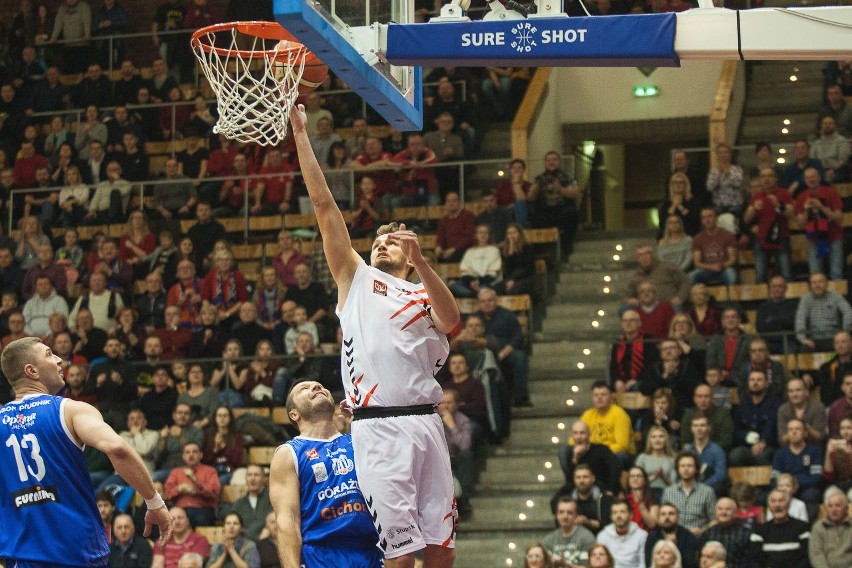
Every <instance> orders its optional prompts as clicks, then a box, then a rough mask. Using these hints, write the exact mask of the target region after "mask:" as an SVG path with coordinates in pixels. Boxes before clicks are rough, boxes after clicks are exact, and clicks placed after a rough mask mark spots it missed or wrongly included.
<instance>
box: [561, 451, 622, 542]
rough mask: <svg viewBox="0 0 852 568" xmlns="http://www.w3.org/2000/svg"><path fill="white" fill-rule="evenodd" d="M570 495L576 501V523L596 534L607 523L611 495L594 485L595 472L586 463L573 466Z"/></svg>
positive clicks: (608, 520)
mask: <svg viewBox="0 0 852 568" xmlns="http://www.w3.org/2000/svg"><path fill="white" fill-rule="evenodd" d="M571 497H572V498H573V499H574V500H576V501H577V512H578V513H579V515H578V516H577V524H578V525H580V526H582V527H585V528H587V529H589V530H590V531H591V532H592V533H594V534H595V535H597V534H598V533H600V531H601V529H603V527H605V526H606V525H608V524H609V522H610V513H611V506H612V497H610V496H609V495H607V494H605V493H604V492H603V491H601V490H600V488H598V486H597V485H595V474H594V473H592V470H591V468H589V466H587V465H586V464H582V463H581V464H579V465H578V466H577V467H575V468H574V491H572V492H571ZM628 518H629V514H628Z"/></svg>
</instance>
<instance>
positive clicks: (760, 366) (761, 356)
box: [731, 337, 787, 399]
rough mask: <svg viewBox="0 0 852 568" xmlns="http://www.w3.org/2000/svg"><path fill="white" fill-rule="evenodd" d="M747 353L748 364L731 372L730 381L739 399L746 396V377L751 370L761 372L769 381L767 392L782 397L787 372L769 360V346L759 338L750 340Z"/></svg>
mask: <svg viewBox="0 0 852 568" xmlns="http://www.w3.org/2000/svg"><path fill="white" fill-rule="evenodd" d="M748 352H749V361H748V363H746V364H745V365H743V366H742V367H735V368H734V369H733V370H732V371H731V381H732V382H733V383H734V384H735V385H736V387H737V388H738V389H739V391H740V399H742V398H744V397H745V396H746V395H747V394H748V377H749V374H750V373H751V372H752V371H753V370H758V371H763V372H764V373H765V374H766V378H767V380H768V381H769V391H770V392H771V393H772V394H774V395H776V396H778V397H779V398H780V397H782V396H783V395H784V392H785V391H786V385H787V370H786V369H785V368H784V365H782V364H781V363H779V362H778V361H773V360H772V359H770V357H769V346H768V345H767V344H766V342H765V341H764V340H763V339H761V338H759V337H756V338H754V339H752V340H751V342H750V343H749V347H748Z"/></svg>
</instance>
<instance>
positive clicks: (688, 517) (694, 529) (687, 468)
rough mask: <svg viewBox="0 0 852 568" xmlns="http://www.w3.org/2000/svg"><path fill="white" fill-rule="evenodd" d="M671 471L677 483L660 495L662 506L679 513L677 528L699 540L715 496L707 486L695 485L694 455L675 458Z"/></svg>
mask: <svg viewBox="0 0 852 568" xmlns="http://www.w3.org/2000/svg"><path fill="white" fill-rule="evenodd" d="M675 469H676V470H677V475H678V478H679V481H678V483H675V484H674V485H671V486H669V487H666V489H665V490H664V491H663V504H667V503H671V504H672V505H674V506H675V508H677V510H678V512H679V513H680V519H681V525H682V526H684V527H685V528H687V529H689V532H691V533H692V534H694V535H696V536H700V535H701V533H703V532H704V531H705V530H706V529H707V528H708V526H709V525H710V523H711V522H712V519H713V516H714V514H715V511H714V508H715V507H716V495H715V494H714V493H713V490H712V489H711V488H710V487H709V486H707V485H705V484H703V483H701V482H700V481H698V479H697V476H698V457H697V456H696V455H695V454H692V453H689V452H681V453H680V454H678V456H677V457H676V458H675Z"/></svg>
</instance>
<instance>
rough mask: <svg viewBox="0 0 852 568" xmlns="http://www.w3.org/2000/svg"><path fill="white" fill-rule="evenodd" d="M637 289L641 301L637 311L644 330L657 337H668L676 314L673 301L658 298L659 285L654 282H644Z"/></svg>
mask: <svg viewBox="0 0 852 568" xmlns="http://www.w3.org/2000/svg"><path fill="white" fill-rule="evenodd" d="M637 291H638V296H639V303H638V305H637V306H636V308H635V311H636V312H638V313H639V317H640V318H641V319H642V331H643V332H644V333H645V334H646V335H647V336H648V337H651V338H655V339H662V338H664V337H667V336H668V333H669V325H670V324H671V320H672V318H673V317H674V314H675V310H674V307H673V306H672V304H671V303H669V302H667V301H665V300H659V299H658V297H657V287H656V286H655V285H654V283H653V282H642V283H641V284H639V286H638V290H637Z"/></svg>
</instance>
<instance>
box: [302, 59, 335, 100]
mask: <svg viewBox="0 0 852 568" xmlns="http://www.w3.org/2000/svg"><path fill="white" fill-rule="evenodd" d="M326 77H328V66H326V64H325V63H323V62H322V61H320V60H319V58H318V57H317V56H316V55H314V54H313V53H309V54H308V55H307V56H306V57H305V72H304V73H302V78H301V79H300V80H299V93H301V94H303V95H304V94H305V93H310V92H311V91H313V90H315V89H316V88H317V87H319V86H320V85H322V82H323V81H325V78H326Z"/></svg>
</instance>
